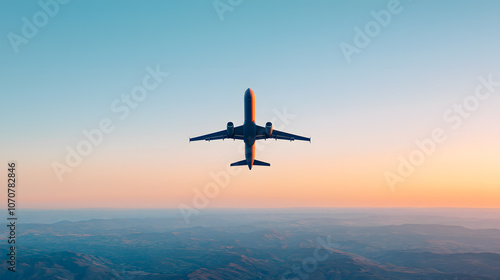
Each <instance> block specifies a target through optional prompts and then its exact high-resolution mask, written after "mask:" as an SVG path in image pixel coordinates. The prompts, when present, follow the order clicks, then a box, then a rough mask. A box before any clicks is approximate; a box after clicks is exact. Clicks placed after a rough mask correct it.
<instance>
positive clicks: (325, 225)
mask: <svg viewBox="0 0 500 280" xmlns="http://www.w3.org/2000/svg"><path fill="white" fill-rule="evenodd" d="M391 217H393V216H392V214H387V213H384V214H380V213H379V214H374V213H371V212H359V211H358V212H356V213H354V212H353V213H323V212H321V213H300V212H299V213H297V212H290V213H287V212H286V211H280V212H269V213H262V212H252V211H247V212H245V211H239V212H224V211H222V212H211V213H207V214H205V215H203V217H202V218H203V219H199V220H198V221H195V222H194V223H193V224H192V225H189V226H188V225H186V224H184V223H183V221H182V220H181V219H179V217H174V216H169V217H164V218H160V217H155V218H130V219H129V218H112V219H92V220H85V221H74V222H69V221H60V222H57V223H52V224H20V225H19V226H18V243H19V244H18V247H17V248H18V250H17V258H18V264H17V272H15V273H12V272H10V271H8V270H7V264H6V263H5V262H2V263H1V264H0V279H2V280H3V279H23V280H24V279H76V280H79V279H103V280H104V279H137V280H142V279H153V280H155V279H314V280H316V279H318V280H322V279H384V280H387V279H395V280H396V279H415V280H417V279H450V280H462V279H500V230H499V229H493V228H492V229H470V228H466V227H463V226H458V225H440V224H396V223H395V224H394V225H387V222H390V221H391V219H394V218H391ZM419 217H420V215H419ZM419 217H416V216H415V217H413V218H412V216H411V215H408V216H406V217H398V219H399V220H401V219H404V220H406V221H412V219H420V218H419ZM384 219H385V221H386V223H383V224H384V225H374V224H377V223H374V221H381V220H384ZM436 219H444V218H443V217H439V218H438V217H434V218H433V219H430V220H431V221H435V220H436ZM453 219H454V218H453V217H449V220H450V222H451V221H452V220H453ZM349 220H351V221H349ZM339 221H342V222H339ZM469 222H474V219H471V218H470V219H469ZM6 233H7V232H6V231H5V230H3V232H2V235H1V236H2V238H3V239H5V236H6ZM6 245H7V242H6V240H0V248H1V249H2V252H4V250H5V249H7V247H6ZM2 255H4V254H2Z"/></svg>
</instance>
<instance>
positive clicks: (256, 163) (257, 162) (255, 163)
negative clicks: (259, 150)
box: [253, 159, 271, 166]
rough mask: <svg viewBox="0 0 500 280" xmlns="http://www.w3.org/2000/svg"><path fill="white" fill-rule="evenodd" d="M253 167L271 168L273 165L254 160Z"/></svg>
mask: <svg viewBox="0 0 500 280" xmlns="http://www.w3.org/2000/svg"><path fill="white" fill-rule="evenodd" d="M253 165H262V166H271V164H269V163H267V162H263V161H260V160H256V159H254V160H253Z"/></svg>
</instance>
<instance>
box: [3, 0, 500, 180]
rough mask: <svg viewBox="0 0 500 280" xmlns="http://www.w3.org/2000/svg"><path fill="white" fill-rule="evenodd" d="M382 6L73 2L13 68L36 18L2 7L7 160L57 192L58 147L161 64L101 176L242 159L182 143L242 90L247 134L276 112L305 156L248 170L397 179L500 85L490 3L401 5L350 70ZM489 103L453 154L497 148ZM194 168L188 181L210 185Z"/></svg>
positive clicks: (231, 114) (234, 113)
mask: <svg viewBox="0 0 500 280" xmlns="http://www.w3.org/2000/svg"><path fill="white" fill-rule="evenodd" d="M221 1H222V0H221ZM222 2H224V3H226V1H222ZM389 2H390V1H312V2H302V1H242V2H241V4H239V5H237V6H235V7H233V10H232V11H230V12H226V13H224V20H222V21H221V20H220V18H219V16H218V15H217V12H216V10H215V9H214V6H213V2H212V1H147V2H139V1H105V2H102V1H78V0H73V1H70V2H69V3H68V4H65V5H60V6H59V11H58V12H57V14H56V15H55V16H54V17H53V18H50V19H49V21H48V23H47V25H46V26H44V27H42V28H40V29H39V31H38V32H37V33H36V35H35V36H34V37H33V38H31V39H29V42H28V43H27V44H23V45H20V47H19V53H17V54H16V53H15V52H14V50H13V48H12V46H11V43H10V42H9V39H8V34H9V32H14V33H16V34H21V28H22V25H23V21H22V18H23V17H26V18H28V19H30V20H31V19H32V16H33V15H34V14H35V13H36V12H38V11H40V10H41V8H40V6H39V4H38V3H37V2H36V1H24V2H14V1H3V2H2V3H0V11H2V12H1V13H2V16H1V19H0V22H1V24H0V34H3V37H2V38H3V39H2V42H3V43H2V44H0V61H1V62H2V64H1V66H0V71H1V72H0V74H1V77H2V78H1V83H0V90H1V92H2V97H3V98H2V102H1V105H0V109H1V111H2V118H1V120H0V123H1V125H2V127H3V128H4V131H5V132H6V133H3V134H2V136H0V145H1V147H2V150H4V151H5V156H6V158H9V159H10V158H15V159H19V160H24V161H25V162H29V163H30V165H31V166H32V168H33V169H36V168H35V166H40V169H41V170H43V172H42V174H44V175H43V177H44V178H47V179H44V180H42V181H40V184H41V185H44V186H49V185H53V184H54V181H53V179H54V178H53V174H51V173H52V172H51V171H50V163H51V162H53V161H61V160H63V159H64V153H65V150H64V147H65V146H66V145H75V144H76V143H77V142H78V141H79V140H80V139H81V138H82V136H81V130H82V129H91V128H93V127H97V125H98V123H99V120H101V119H102V118H105V117H109V118H114V120H116V115H114V114H113V112H111V110H110V104H111V103H112V102H113V100H115V99H117V98H119V97H120V96H121V95H122V94H128V93H130V90H131V89H132V88H133V87H134V86H136V85H138V84H140V83H141V80H142V78H143V77H144V75H145V74H146V71H145V68H146V67H147V66H152V67H154V66H155V65H160V66H161V69H163V70H164V71H168V72H169V73H170V75H169V77H168V78H167V79H166V80H165V82H163V83H162V84H161V85H160V87H159V88H158V89H156V90H154V92H152V93H150V94H149V96H148V97H147V99H146V100H145V101H144V102H142V103H141V104H140V106H139V107H138V108H137V109H136V110H134V111H133V112H132V113H131V115H130V117H129V118H127V120H125V121H123V122H117V123H116V125H117V129H116V132H114V133H113V134H111V135H109V137H106V139H105V141H104V143H103V144H102V146H100V147H98V148H97V149H96V150H95V151H94V153H93V154H92V155H91V157H93V158H94V159H95V160H96V161H99V160H97V159H100V156H102V157H103V158H102V162H103V164H112V163H113V162H115V161H114V160H113V159H115V160H116V161H130V162H134V161H141V162H155V163H158V162H159V161H160V160H159V159H158V157H160V158H162V161H161V162H163V164H165V165H166V166H169V168H174V169H175V166H176V165H177V164H179V161H181V162H184V165H185V166H189V165H191V164H196V162H198V161H201V162H202V163H203V164H205V165H206V164H213V165H214V166H225V165H226V164H228V163H230V162H232V161H236V160H239V158H236V157H240V155H237V156H235V155H234V149H235V148H232V147H231V146H230V145H232V144H229V145H225V144H218V143H215V144H213V143H210V145H209V144H208V143H204V144H200V145H198V146H195V144H191V145H186V142H187V139H188V137H192V136H196V135H198V134H202V133H206V132H211V131H216V130H221V129H224V128H225V124H226V123H227V122H228V121H233V122H235V123H236V124H238V123H241V122H242V121H243V102H242V100H243V93H244V91H245V89H246V88H248V87H251V88H252V89H254V91H255V93H256V105H257V109H256V114H257V116H256V118H257V122H258V123H261V124H263V123H265V122H266V121H268V120H269V119H271V118H273V117H274V114H273V109H278V110H282V109H283V108H284V107H286V108H287V110H288V111H290V112H292V113H293V114H294V115H296V118H295V119H294V120H293V121H292V122H291V123H290V124H289V125H288V126H287V128H286V130H289V131H290V132H294V133H298V134H302V135H306V136H311V137H312V139H313V143H314V145H312V146H304V145H301V144H297V143H294V145H296V146H291V145H288V146H286V148H283V147H281V148H280V147H279V145H273V147H272V148H269V149H267V150H266V151H265V153H268V155H265V153H264V155H259V154H257V158H258V159H261V160H264V159H266V161H267V160H269V161H273V159H274V162H275V163H278V164H279V162H280V161H279V160H278V158H280V156H283V155H285V154H290V153H296V158H297V159H298V160H299V162H300V160H304V159H308V158H312V159H314V160H319V161H321V162H328V161H329V160H331V161H332V162H335V160H342V159H345V157H350V156H353V155H355V156H363V155H365V156H370V155H375V154H384V153H385V154H387V155H388V158H390V159H388V160H387V161H388V162H391V159H393V160H392V165H395V164H396V163H397V162H396V156H397V154H399V153H406V152H408V151H410V150H411V148H412V147H411V145H412V143H413V141H414V139H416V138H419V137H424V136H425V135H427V134H428V133H429V132H430V131H431V130H432V129H433V128H434V127H436V126H440V125H443V120H442V117H441V115H442V113H443V112H444V111H445V110H447V109H448V108H450V106H451V105H452V104H453V103H454V102H459V101H461V100H463V98H465V97H466V96H468V95H470V94H471V93H473V91H474V88H475V87H476V85H477V84H478V80H477V78H478V77H479V76H485V77H486V76H488V75H489V74H493V75H494V76H495V75H496V76H495V77H496V79H497V80H498V79H500V73H499V72H498V68H499V66H500V54H499V52H498V50H500V37H499V36H498V34H499V31H500V17H499V16H498V11H499V8H500V3H499V2H498V1H480V2H477V1H474V2H473V1H439V2H436V1H409V0H402V1H400V6H401V7H402V11H401V12H400V13H399V14H395V15H392V17H391V21H390V23H389V24H388V25H387V26H386V27H382V28H381V31H380V33H379V34H378V35H377V36H375V37H374V38H371V42H370V44H369V45H368V46H367V47H366V48H363V49H362V50H361V53H360V54H355V55H353V56H352V62H351V63H347V61H346V59H345V57H344V56H343V54H342V51H341V50H340V48H339V45H340V43H342V42H346V43H349V44H353V40H354V36H355V31H354V29H355V28H356V27H359V28H361V29H363V28H364V27H365V25H366V24H367V23H368V22H370V21H372V20H373V17H372V15H371V14H370V12H371V11H375V12H378V11H380V10H382V9H387V5H388V3H389ZM499 104H500V97H498V96H497V97H496V98H491V99H490V100H488V102H486V103H484V104H482V105H481V110H478V111H477V113H475V114H474V118H471V119H470V122H469V124H468V126H466V127H464V128H463V130H461V131H460V132H459V133H461V134H459V136H457V139H462V140H463V141H466V140H467V139H475V138H474V137H476V136H477V135H480V136H481V138H489V139H492V141H493V140H494V139H498V138H499V137H500V132H499V131H498V130H496V131H492V129H491V127H492V126H494V125H496V126H497V127H498V119H499V117H500V115H499V113H498V112H499V111H498V109H497V108H498V105H499ZM464 139H465V140H464ZM467 141H469V140H467ZM467 141H466V142H467ZM470 141H473V140H470ZM467 143H468V144H467ZM467 143H465V142H464V143H462V144H460V143H457V144H456V145H459V146H460V145H465V146H467V147H469V146H470V144H471V143H469V142H467ZM490 144H491V143H488V144H487V146H488V145H490ZM233 146H234V145H233ZM207 149H210V150H211V151H206V150H207ZM272 150H275V151H274V152H273V151H272ZM496 151H498V150H496ZM204 153H205V154H204ZM489 154H491V153H489ZM183 156H185V158H181V157H183ZM193 157H194V158H193ZM269 158H272V159H269ZM90 160H92V159H90V158H89V161H90ZM288 160H289V159H288ZM340 163H341V162H339V164H340ZM332 164H333V163H332ZM184 165H183V168H184V167H185V166H184ZM332 166H334V164H333V165H332ZM390 166H391V165H390V164H389V165H384V168H387V167H389V168H390ZM131 168H132V167H131ZM137 168H141V167H137ZM203 168H205V167H203ZM203 168H201V167H200V169H196V168H195V169H194V170H195V171H196V170H198V172H200V173H203V174H205V173H206V170H208V169H209V168H208V167H207V169H203ZM332 168H333V167H332ZM384 168H381V170H383V169H384ZM44 172H45V173H44ZM81 172H83V171H81ZM88 172H89V174H93V172H94V171H92V170H90V171H88ZM311 172H312V171H311ZM174 173H175V172H174ZM379 173H380V172H379ZM75 176H84V175H83V174H81V175H75ZM245 176H246V175H245ZM262 176H264V175H262ZM325 176H326V175H325ZM75 180H76V179H75ZM179 180H180V179H179ZM332 180H333V181H334V180H335V179H332ZM174 181H175V180H174ZM332 184H335V183H333V182H332ZM377 184H380V182H378V181H376V182H375V181H374V182H373V185H377Z"/></svg>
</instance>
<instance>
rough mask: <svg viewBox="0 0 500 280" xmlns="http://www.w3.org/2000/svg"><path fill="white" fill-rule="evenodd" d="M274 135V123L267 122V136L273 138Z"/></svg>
mask: <svg viewBox="0 0 500 280" xmlns="http://www.w3.org/2000/svg"><path fill="white" fill-rule="evenodd" d="M272 134H273V123H272V122H267V123H266V136H267V137H271V135H272Z"/></svg>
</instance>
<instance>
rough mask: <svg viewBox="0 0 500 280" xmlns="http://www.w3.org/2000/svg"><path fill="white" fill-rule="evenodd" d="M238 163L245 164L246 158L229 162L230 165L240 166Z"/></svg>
mask: <svg viewBox="0 0 500 280" xmlns="http://www.w3.org/2000/svg"><path fill="white" fill-rule="evenodd" d="M240 165H247V160H246V159H244V160H240V161H237V162H233V163H231V166H240Z"/></svg>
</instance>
